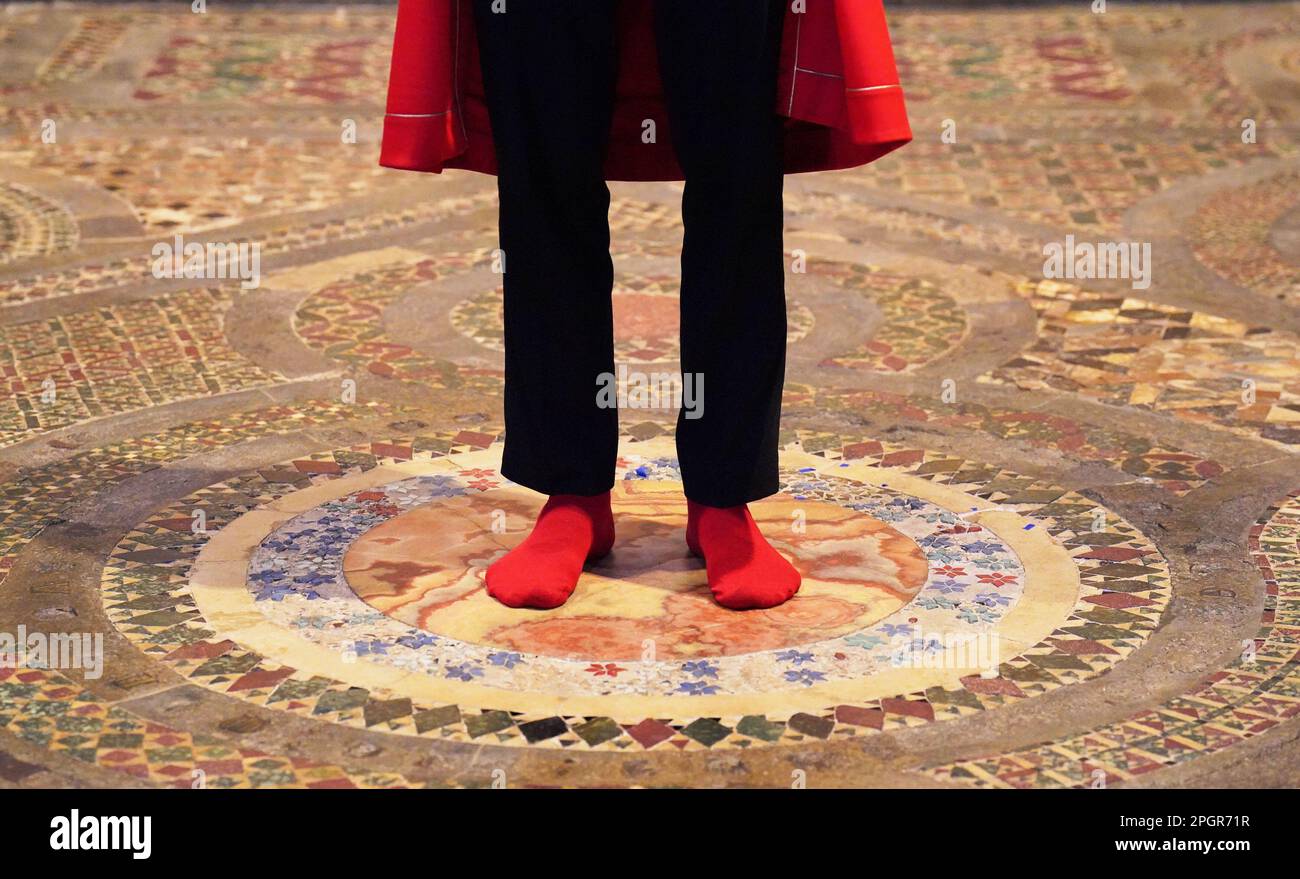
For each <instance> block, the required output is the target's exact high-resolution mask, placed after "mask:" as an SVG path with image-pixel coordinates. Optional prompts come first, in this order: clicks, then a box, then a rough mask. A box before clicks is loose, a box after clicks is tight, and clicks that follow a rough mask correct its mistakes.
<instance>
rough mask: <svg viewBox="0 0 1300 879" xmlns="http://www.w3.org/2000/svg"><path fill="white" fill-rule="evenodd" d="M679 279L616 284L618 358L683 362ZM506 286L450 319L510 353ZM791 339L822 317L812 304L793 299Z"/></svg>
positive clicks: (469, 302)
mask: <svg viewBox="0 0 1300 879" xmlns="http://www.w3.org/2000/svg"><path fill="white" fill-rule="evenodd" d="M678 286H679V283H678V279H677V277H676V275H675V273H674V274H665V275H658V274H648V273H647V274H634V275H631V276H629V275H628V274H627V273H623V274H622V275H620V276H619V279H618V282H617V284H616V285H615V287H614V294H613V300H614V360H615V361H616V362H618V363H629V362H630V363H660V362H665V361H673V360H677V359H678V358H679V357H680V356H681V352H680V350H679V349H678V335H679V334H678V316H677V313H678V297H677V293H678ZM502 304H503V303H502V296H501V291H500V289H494V290H487V291H485V292H483V293H479V294H477V295H475V296H471V297H469V298H467V299H463V300H461V301H460V302H458V303H456V305H454V306H452V308H451V311H450V312H449V314H448V317H449V318H450V320H451V325H452V326H453V327H454V328H455V329H456V331H457V332H458V333H460V334H461V335H463V336H465V337H466V338H468V339H472V340H473V341H475V342H477V343H478V344H480V345H482V346H484V347H485V348H490V349H492V350H493V351H500V352H504V351H505V338H504V337H505V319H504V317H503V316H502ZM786 323H787V330H786V343H787V344H790V345H793V344H795V343H796V342H799V341H800V340H801V339H803V338H804V337H805V336H807V335H808V333H809V332H810V331H811V330H812V328H813V324H814V323H816V318H815V317H814V316H813V312H812V310H811V309H810V308H808V307H807V306H806V305H802V304H801V303H799V302H793V301H792V302H789V303H788V304H787V313H786Z"/></svg>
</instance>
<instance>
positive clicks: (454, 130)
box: [379, 0, 465, 172]
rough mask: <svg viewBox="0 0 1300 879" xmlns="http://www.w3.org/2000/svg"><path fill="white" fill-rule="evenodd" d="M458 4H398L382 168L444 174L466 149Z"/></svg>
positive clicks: (448, 0)
mask: <svg viewBox="0 0 1300 879" xmlns="http://www.w3.org/2000/svg"><path fill="white" fill-rule="evenodd" d="M461 14H462V9H461V4H460V3H459V2H457V0H399V2H398V6H397V32H396V35H395V36H394V38H393V63H392V67H391V69H390V71H389V76H388V107H387V113H386V114H385V116H384V135H383V143H382V145H381V147H380V155H379V164H381V165H384V166H385V167H389V168H402V169H406V170H411V171H435V172H436V171H441V170H442V166H443V162H444V161H445V160H446V159H447V158H448V157H450V156H454V155H456V154H458V153H460V152H463V151H464V149H465V143H464V136H463V133H462V131H463V130H462V128H461V120H460V118H459V112H458V110H459V108H458V107H457V106H456V101H457V95H456V88H457V83H456V64H457V50H458V47H457V45H456V42H457V39H458V24H459V23H458V21H457V18H458V16H460V15H461Z"/></svg>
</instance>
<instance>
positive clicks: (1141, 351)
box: [0, 3, 1300, 788]
mask: <svg viewBox="0 0 1300 879" xmlns="http://www.w3.org/2000/svg"><path fill="white" fill-rule="evenodd" d="M891 26H892V30H893V33H894V36H895V42H896V46H897V50H898V55H899V60H900V67H901V71H902V77H903V83H904V86H905V88H906V90H907V93H908V95H909V98H910V108H911V112H912V117H913V127H914V129H915V131H916V134H917V138H916V142H915V143H913V144H912V145H910V146H908V147H907V148H905V149H903V150H901V151H900V152H898V153H895V154H894V155H892V156H890V157H888V158H886V159H884V160H882V161H880V162H879V163H877V164H876V165H873V166H870V167H867V168H863V169H857V170H853V171H849V172H842V173H835V174H819V175H808V176H792V177H790V178H789V179H788V184H787V207H786V209H787V221H786V227H787V248H788V249H789V250H790V252H791V257H792V268H793V267H794V266H795V265H796V264H798V267H799V269H802V270H792V271H791V273H790V274H789V276H788V298H789V312H790V354H789V370H788V377H787V385H786V393H785V415H784V422H783V426H784V430H783V440H782V442H783V453H782V467H783V490H782V493H781V494H780V495H778V496H776V497H774V498H772V499H770V500H769V501H765V502H762V503H759V504H756V505H755V511H756V514H757V515H758V517H759V518H760V520H761V521H762V523H763V526H764V528H765V530H766V531H767V532H768V533H769V534H770V535H771V536H772V538H773V541H774V543H776V544H777V545H778V547H779V548H780V549H782V551H783V552H785V553H786V554H787V555H788V556H789V557H791V558H792V559H793V560H794V561H795V563H796V564H797V565H798V566H799V567H800V569H801V571H802V573H803V576H804V579H805V584H806V585H805V588H804V590H803V592H801V594H800V595H799V596H798V597H797V598H796V599H795V600H793V601H792V602H791V603H789V604H788V605H786V606H785V607H783V608H780V609H776V610H773V611H769V612H758V613H744V614H731V613H728V612H725V611H722V610H720V609H719V608H717V607H716V606H715V605H713V604H712V603H711V602H710V601H709V599H708V593H707V589H706V587H705V584H704V579H703V572H702V571H701V570H700V567H699V565H698V563H696V562H695V561H694V560H692V559H690V558H689V557H688V556H687V555H686V552H685V548H684V546H683V545H682V544H681V535H680V525H681V522H682V519H683V515H684V503H683V502H682V499H681V494H680V479H679V476H678V473H677V469H676V461H675V457H674V451H673V446H672V441H671V435H672V417H671V415H672V413H671V412H668V411H665V410H663V409H635V408H628V409H626V410H625V411H624V412H623V413H622V425H623V431H624V434H625V437H624V445H623V449H622V458H621V459H620V462H619V477H620V478H619V482H618V486H619V487H618V490H617V491H616V504H618V506H619V527H620V532H619V543H618V545H617V547H616V549H615V552H614V554H613V555H612V556H611V557H610V559H609V560H608V561H607V562H604V563H601V564H599V565H596V566H594V567H593V568H592V569H591V570H589V571H588V573H586V574H585V575H584V578H583V580H582V582H581V583H580V585H579V589H578V592H577V594H576V595H575V597H574V599H573V600H572V601H571V602H570V604H569V605H567V606H566V607H565V608H562V609H560V610H557V611H554V612H545V613H543V612H535V611H509V610H506V609H505V608H502V607H499V606H497V605H495V604H494V603H493V602H492V601H491V600H490V599H489V598H487V597H486V596H485V595H484V593H483V591H482V585H481V576H482V570H483V568H484V566H485V565H486V564H488V563H489V562H490V561H491V560H492V559H494V558H496V557H498V556H499V555H500V553H501V552H503V551H504V550H505V549H507V548H508V547H509V546H511V545H513V543H514V542H516V541H518V540H519V539H520V537H521V536H522V534H523V533H525V531H526V528H527V524H528V521H529V518H530V517H531V515H532V514H533V512H534V511H535V510H536V509H537V507H538V506H539V502H540V498H539V497H538V496H536V495H534V494H533V493H531V492H527V491H525V490H522V489H520V488H518V487H517V486H514V485H512V484H510V483H508V482H507V481H505V480H503V479H502V478H501V477H500V476H499V474H498V472H497V465H498V463H499V452H500V394H501V381H502V358H501V346H500V333H501V319H500V293H499V278H500V276H499V275H497V274H494V273H493V271H492V251H493V249H494V248H495V247H496V239H495V226H494V222H495V194H494V188H493V181H492V180H491V179H490V178H486V177H482V176H477V175H472V174H467V173H460V172H451V173H448V174H445V175H442V176H434V175H414V174H408V173H401V172H396V171H389V170H384V169H380V168H379V167H377V165H376V156H377V141H378V128H379V122H380V118H381V114H382V101H383V91H384V85H385V80H386V75H387V63H388V50H389V40H390V36H391V27H392V10H391V9H390V8H388V7H384V6H342V7H336V6H330V7H300V6H285V5H280V6H278V7H275V8H271V7H265V8H262V7H255V6H252V7H232V6H227V5H224V4H210V6H209V11H208V12H207V13H206V14H203V15H199V14H192V13H190V12H189V11H188V10H187V5H186V4H169V5H168V6H167V7H164V6H162V5H141V6H130V5H116V4H95V5H77V4H60V5H58V6H57V7H47V6H32V5H19V4H14V5H9V6H4V7H0V55H3V58H4V63H3V64H0V358H2V361H3V362H2V364H0V366H2V368H3V371H4V393H3V395H0V482H2V487H0V577H3V586H2V587H0V633H8V634H9V635H10V636H11V637H14V638H16V637H17V635H18V633H20V632H24V633H28V634H29V635H30V634H31V633H37V634H39V635H42V636H48V635H50V634H53V633H75V634H77V635H82V634H86V635H94V634H102V636H103V649H104V655H103V664H102V674H101V673H99V672H98V671H97V670H96V669H95V668H87V667H84V666H86V665H87V663H84V662H83V663H82V664H81V665H82V666H83V667H40V666H41V663H39V662H28V663H27V664H26V665H20V666H18V667H6V668H0V785H4V786H18V787H50V786H88V787H103V786H182V787H190V786H195V785H199V784H201V785H204V786H209V787H249V786H252V787H280V786H290V787H298V786H364V787H402V786H426V785H427V786H485V785H492V784H498V785H500V784H505V785H509V786H517V787H522V786H546V785H557V786H611V785H612V786H622V785H635V786H646V787H651V786H789V785H791V784H792V783H803V784H807V785H808V786H809V787H828V786H863V785H874V786H932V787H969V786H976V787H986V788H996V787H1022V788H1027V787H1059V786H1078V787H1089V786H1091V787H1097V786H1102V785H1106V786H1164V787H1178V786H1293V785H1297V784H1300V663H1297V651H1298V650H1300V561H1298V559H1300V546H1298V543H1297V541H1298V540H1300V468H1298V467H1297V461H1298V460H1300V458H1298V457H1297V448H1300V445H1298V444H1300V352H1298V349H1297V345H1298V344H1300V341H1298V340H1300V336H1297V333H1300V309H1298V308H1297V304H1298V303H1300V185H1298V184H1300V4H1287V3H1278V4H1263V5H1242V4H1221V5H1212V4H1198V5H1192V6H1176V5H1142V6H1130V5H1128V4H1113V5H1112V6H1111V8H1110V11H1107V12H1105V13H1104V14H1093V13H1092V12H1090V11H1088V5H1087V4H1071V5H1070V6H1068V7H1066V6H1060V7H1052V6H1036V7H1032V8H1022V9H980V10H961V11H954V10H951V9H949V10H927V9H924V8H917V7H915V6H913V5H908V6H906V7H903V8H900V9H898V10H895V11H894V12H893V13H892V14H891ZM352 126H355V131H356V137H355V142H351V141H352V140H353V139H352V138H349V137H347V136H346V134H347V133H348V132H349V131H350V130H352V128H351V127H352ZM680 192H681V189H680V186H679V185H677V184H617V185H615V187H614V196H615V198H614V206H613V209H612V212H611V222H612V227H613V235H614V255H615V264H616V267H617V271H618V277H619V280H618V287H617V290H616V294H615V302H616V307H615V312H616V325H617V338H618V349H619V360H620V362H623V363H627V364H629V365H630V367H631V368H633V369H635V370H642V371H657V370H665V371H670V370H672V369H674V368H675V365H674V358H675V357H676V307H675V306H676V303H675V301H674V297H675V294H676V283H677V282H676V258H677V252H678V248H679V245H680V237H681V230H680V224H679V219H678V214H677V203H678V200H679V198H680ZM177 234H181V235H183V236H184V238H185V240H186V241H190V242H200V243H205V242H210V243H228V242H229V243H235V244H238V243H256V244H258V245H260V247H261V265H260V268H261V278H260V280H261V283H260V285H259V286H257V287H256V288H253V289H245V288H244V287H243V286H241V284H240V283H239V281H238V280H223V279H208V280H195V279H190V280H186V279H184V278H177V279H169V278H165V277H162V278H160V277H157V276H156V274H157V273H156V272H155V271H154V267H155V266H154V262H155V258H154V255H153V254H154V251H153V248H154V247H155V245H158V244H160V243H161V244H168V243H171V242H173V241H174V238H173V236H175V235H177ZM1066 236H1073V238H1074V240H1075V241H1078V242H1135V243H1139V244H1149V245H1150V253H1151V259H1150V268H1151V272H1150V279H1149V280H1150V283H1149V286H1148V285H1146V284H1145V283H1142V282H1140V281H1139V279H1135V278H1113V279H1078V278H1075V279H1071V278H1047V277H1045V270H1044V246H1045V245H1047V244H1049V243H1052V242H1064V241H1065V240H1066ZM742 317H743V316H739V315H738V318H742ZM972 645H974V647H975V648H976V650H975V652H976V653H977V654H978V655H974V656H972V655H968V654H970V652H971V650H970V649H969V648H971V646H972ZM963 651H964V652H963ZM47 664H48V665H57V663H47Z"/></svg>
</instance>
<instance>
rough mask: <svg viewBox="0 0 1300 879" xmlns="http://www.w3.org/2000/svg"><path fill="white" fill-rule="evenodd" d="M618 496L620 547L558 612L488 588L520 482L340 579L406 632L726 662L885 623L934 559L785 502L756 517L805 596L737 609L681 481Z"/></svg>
mask: <svg viewBox="0 0 1300 879" xmlns="http://www.w3.org/2000/svg"><path fill="white" fill-rule="evenodd" d="M613 497H614V515H615V522H616V528H617V540H616V542H615V545H614V551H613V552H612V553H611V554H610V555H609V556H608V557H607V558H606V559H604V560H602V561H601V562H600V563H599V564H596V565H592V566H590V567H589V568H588V570H587V571H586V572H585V573H584V574H583V576H582V579H581V580H580V581H579V583H578V588H577V590H576V591H575V592H574V595H573V597H572V598H571V599H570V600H569V601H568V603H567V604H565V605H564V606H563V607H561V608H559V609H557V610H553V611H545V612H541V611H529V610H512V609H510V608H507V607H503V606H502V605H500V604H498V603H497V602H495V601H494V600H493V599H491V598H490V597H489V596H488V595H487V594H486V592H484V590H483V570H484V569H485V568H486V567H487V565H489V564H491V563H492V562H493V561H495V560H496V559H497V558H499V557H500V556H501V555H502V554H503V553H504V552H506V551H507V550H508V549H510V548H511V547H513V546H515V545H516V544H518V543H519V542H520V541H521V540H523V538H524V537H525V536H526V535H527V533H528V528H529V527H530V526H531V523H532V521H533V519H534V517H535V516H536V514H537V511H538V510H539V509H540V508H541V504H542V502H543V500H544V498H543V497H542V496H540V495H538V494H536V493H534V492H531V491H528V490H526V489H523V488H519V487H516V486H512V485H508V486H506V487H503V488H500V489H497V490H493V491H486V492H482V493H474V494H472V495H468V496H464V497H457V498H448V499H446V500H445V501H443V502H440V503H438V504H435V505H429V506H424V507H418V508H416V509H413V510H411V511H409V512H406V513H403V514H402V515H400V516H397V517H395V518H394V519H392V520H390V521H388V522H385V523H384V524H382V525H379V526H377V527H375V528H373V529H372V530H371V531H369V532H368V533H367V534H365V535H364V536H362V537H361V538H359V539H358V540H357V541H356V543H355V544H353V546H352V547H351V548H350V549H349V551H348V553H347V555H346V556H345V557H344V560H343V570H344V573H345V575H346V576H347V580H348V583H349V584H350V585H351V587H352V589H353V590H355V592H356V593H357V595H358V596H360V597H361V598H362V600H364V601H366V602H367V603H369V604H370V605H371V606H373V607H375V608H377V609H378V610H380V611H382V612H383V613H385V614H387V615H388V616H391V617H393V618H395V619H397V620H400V621H401V622H404V623H406V624H408V625H411V626H415V627H418V628H421V629H424V630H426V631H429V632H433V633H435V634H438V635H443V636H447V637H450V638H455V639H457V640H460V641H465V642H469V643H476V644H484V645H489V646H495V647H500V648H501V649H503V650H509V651H518V652H521V653H533V654H540V655H545V656H552V657H557V658H563V659H593V660H594V659H608V660H618V659H623V660H637V659H659V660H672V659H685V658H693V657H703V656H729V655H736V654H742V653H751V652H754V651H758V650H771V649H777V648H782V647H793V646H797V645H800V644H806V643H809V642H812V641H819V640H822V639H825V638H833V637H837V636H840V635H844V634H848V633H850V632H853V631H856V630H858V629H861V628H863V627H865V626H868V625H871V624H872V623H875V622H877V621H879V620H881V619H883V618H884V617H886V616H888V615H889V614H891V613H893V612H894V611H896V610H897V609H899V608H900V607H902V606H903V605H905V604H907V603H908V602H909V601H911V599H912V597H913V596H915V595H916V593H917V592H918V591H919V590H920V589H921V587H922V586H923V585H924V584H925V580H926V576H927V563H926V558H925V555H924V554H923V553H922V551H921V549H920V547H918V546H917V545H916V544H915V543H914V542H913V541H912V540H911V539H910V538H908V537H906V536H904V535H903V534H900V533H899V532H897V531H895V530H894V529H893V528H891V527H889V526H888V525H886V524H884V523H882V522H880V521H878V520H876V519H873V518H871V517H869V516H866V515H864V514H862V513H859V512H857V511H854V510H850V509H847V508H845V507H841V506H837V505H835V504H830V503H825V502H820V501H809V500H796V499H794V498H791V497H788V496H782V495H777V496H775V497H772V498H769V499H767V500H765V501H760V502H758V503H755V504H752V505H751V507H750V508H751V510H753V513H754V517H755V519H756V520H757V521H758V523H759V526H760V527H761V528H762V530H763V533H764V534H765V535H767V537H768V538H769V539H770V540H771V541H772V543H773V544H774V545H775V546H776V547H777V548H778V549H779V550H781V552H783V553H784V554H785V555H786V557H787V558H789V559H790V560H791V561H792V562H793V563H794V564H795V566H796V567H798V568H799V571H800V573H801V574H802V575H803V587H802V589H801V590H800V592H799V595H798V596H796V597H795V598H794V599H793V600H792V601H790V602H788V603H787V604H785V605H783V606H782V607H779V608H775V609H773V610H769V611H759V612H745V613H737V612H734V611H729V610H726V609H724V608H721V607H719V606H718V605H717V604H715V603H714V602H713V600H712V596H711V595H710V594H709V589H708V584H707V581H706V578H705V572H704V566H703V563H702V562H700V561H698V560H697V559H694V558H692V557H690V556H689V555H688V554H687V552H686V544H685V541H684V538H683V529H684V528H685V524H686V502H685V500H684V499H683V498H682V495H681V483H678V482H666V481H665V482H658V481H651V480H628V481H624V482H620V483H618V485H617V487H616V488H615V491H614V495H613ZM494 522H496V523H498V527H497V529H496V531H494V530H493V523H494ZM813 535H815V536H813ZM651 650H652V651H653V653H652V654H651V653H649V652H648V651H651Z"/></svg>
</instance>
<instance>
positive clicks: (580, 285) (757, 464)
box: [474, 0, 786, 507]
mask: <svg viewBox="0 0 1300 879" xmlns="http://www.w3.org/2000/svg"><path fill="white" fill-rule="evenodd" d="M616 5H617V0H581V2H567V0H566V2H556V0H508V2H507V4H506V7H507V11H506V12H504V13H498V12H494V11H493V10H492V2H491V0H475V9H474V11H475V23H476V27H477V30H478V41H479V49H480V53H481V56H482V66H483V79H484V88H485V91H486V97H487V100H488V109H489V114H490V117H491V121H492V129H493V136H494V139H495V142H496V151H497V160H498V165H499V177H498V187H499V194H500V212H501V213H500V236H501V248H502V250H503V251H504V254H505V276H504V289H505V349H506V355H505V356H506V369H505V373H506V375H505V427H506V438H505V451H504V455H503V461H502V467H501V472H502V474H503V475H505V476H506V477H507V478H509V479H511V480H513V481H514V482H517V483H519V484H521V485H525V486H527V487H529V488H532V489H535V490H537V491H539V492H542V493H544V494H583V495H592V494H600V493H601V492H604V491H607V490H609V489H610V488H611V487H612V485H613V478H614V466H615V461H616V457H617V446H618V412H617V409H614V408H609V407H604V408H602V406H600V405H598V403H597V381H598V377H599V376H601V375H602V374H604V375H608V374H610V373H613V372H615V363H614V332H613V309H612V303H611V293H612V289H613V280H614V274H613V264H612V261H611V259H610V253H609V246H610V236H609V223H608V213H609V203H610V197H609V189H608V187H607V186H606V184H605V180H604V176H603V173H602V163H603V161H604V156H605V153H606V150H607V148H608V144H609V137H610V119H611V115H612V109H613V103H614V84H615V77H616V71H617V65H618V46H617V39H616V27H615V11H616ZM654 5H655V31H656V42H657V46H658V55H659V61H660V68H661V73H662V78H663V84H664V89H665V97H666V99H667V104H668V116H669V119H668V123H669V128H670V129H671V132H672V145H673V149H674V150H675V152H676V155H677V158H678V162H679V163H680V165H681V166H682V169H683V171H684V172H685V176H686V187H685V195H684V197H683V199H682V220H683V224H684V226H685V240H684V245H683V249H682V268H681V272H682V285H681V368H682V373H683V374H685V375H692V376H699V377H701V378H702V403H703V406H702V413H703V414H702V417H699V418H687V417H685V416H686V414H687V413H686V412H685V411H683V412H680V413H679V416H678V421H677V452H678V458H679V460H680V462H681V468H682V479H683V482H684V487H685V492H686V496H687V497H688V498H690V499H692V500H694V501H697V502H699V503H703V504H706V505H709V506H721V507H725V506H734V505H736V504H741V503H746V502H748V501H751V500H757V499H758V498H761V497H765V496H767V495H769V494H772V493H773V492H775V491H776V489H777V485H778V477H777V437H778V431H779V427H780V419H781V387H782V383H783V381H784V378H785V338H786V313H785V266H784V255H783V246H782V184H783V180H784V178H783V169H782V165H781V120H780V118H779V117H778V116H777V114H776V113H775V111H774V106H775V102H776V79H777V66H778V55H779V51H780V39H781V25H782V20H783V13H784V5H785V4H784V2H783V0H655V4H654ZM629 368H630V369H635V368H636V367H634V366H629Z"/></svg>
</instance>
